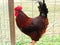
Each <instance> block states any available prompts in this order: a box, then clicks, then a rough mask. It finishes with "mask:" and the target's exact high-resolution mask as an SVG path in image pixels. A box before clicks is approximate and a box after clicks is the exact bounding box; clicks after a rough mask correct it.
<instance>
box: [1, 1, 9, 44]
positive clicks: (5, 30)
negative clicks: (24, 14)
mask: <svg viewBox="0 0 60 45" xmlns="http://www.w3.org/2000/svg"><path fill="white" fill-rule="evenodd" d="M7 2H8V0H0V45H10V30H9V28H10V27H9V15H8V3H7Z"/></svg>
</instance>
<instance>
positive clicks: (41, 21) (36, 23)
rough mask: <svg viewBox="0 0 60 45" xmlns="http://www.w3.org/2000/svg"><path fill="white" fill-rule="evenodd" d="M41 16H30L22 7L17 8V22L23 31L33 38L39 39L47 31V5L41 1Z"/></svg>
mask: <svg viewBox="0 0 60 45" xmlns="http://www.w3.org/2000/svg"><path fill="white" fill-rule="evenodd" d="M41 4H42V5H41ZM19 8H20V9H19ZM38 8H39V12H40V14H39V16H38V17H36V18H30V17H28V16H27V15H26V14H25V13H24V12H23V11H22V8H21V7H16V8H15V13H16V12H17V14H15V15H17V16H16V24H17V26H18V27H19V29H21V31H22V32H23V33H25V34H26V35H28V36H30V37H31V39H32V40H35V41H38V40H39V38H40V37H41V36H42V34H44V33H45V31H46V28H47V25H48V18H47V13H48V10H47V7H46V4H43V3H40V2H39V7H38Z"/></svg>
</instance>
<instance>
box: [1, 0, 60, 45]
mask: <svg viewBox="0 0 60 45" xmlns="http://www.w3.org/2000/svg"><path fill="white" fill-rule="evenodd" d="M41 1H42V0H41ZM45 1H46V4H47V7H48V10H49V13H48V19H49V25H48V29H47V30H46V33H45V34H44V35H43V36H42V38H41V39H40V40H39V41H38V42H37V43H36V45H60V0H45ZM18 5H21V6H22V7H23V11H24V12H25V13H26V14H27V15H28V16H29V17H31V18H34V17H36V16H38V15H39V12H38V3H37V0H14V7H16V6H18ZM8 13H9V9H8V0H0V45H11V39H10V23H9V14H8ZM14 20H15V18H14ZM15 35H16V45H28V43H30V42H31V39H30V37H28V36H27V35H25V34H23V33H22V32H21V31H20V30H19V28H18V27H17V26H16V23H15Z"/></svg>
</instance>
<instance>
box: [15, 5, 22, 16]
mask: <svg viewBox="0 0 60 45" xmlns="http://www.w3.org/2000/svg"><path fill="white" fill-rule="evenodd" d="M14 10H15V16H17V15H18V11H22V6H17V7H15V9H14Z"/></svg>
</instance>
